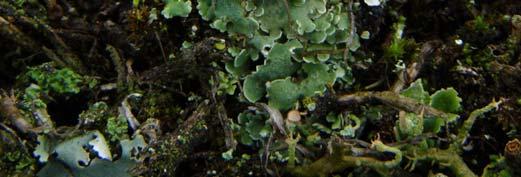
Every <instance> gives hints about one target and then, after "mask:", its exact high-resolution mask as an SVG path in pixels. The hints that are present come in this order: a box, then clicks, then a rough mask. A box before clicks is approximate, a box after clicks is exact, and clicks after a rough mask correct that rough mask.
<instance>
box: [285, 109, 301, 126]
mask: <svg viewBox="0 0 521 177" xmlns="http://www.w3.org/2000/svg"><path fill="white" fill-rule="evenodd" d="M287 119H288V120H289V121H290V122H293V123H297V122H300V119H301V117H300V112H299V111H297V110H291V111H289V112H288V117H287Z"/></svg>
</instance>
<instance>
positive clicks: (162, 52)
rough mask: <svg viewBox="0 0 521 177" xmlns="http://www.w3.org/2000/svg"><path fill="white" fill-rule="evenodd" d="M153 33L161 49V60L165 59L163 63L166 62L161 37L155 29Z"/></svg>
mask: <svg viewBox="0 0 521 177" xmlns="http://www.w3.org/2000/svg"><path fill="white" fill-rule="evenodd" d="M154 34H155V35H156V40H157V43H159V48H160V49H161V55H163V60H164V61H165V63H168V60H167V59H166V54H165V49H164V48H163V43H161V38H160V37H159V34H158V33H157V31H155V32H154Z"/></svg>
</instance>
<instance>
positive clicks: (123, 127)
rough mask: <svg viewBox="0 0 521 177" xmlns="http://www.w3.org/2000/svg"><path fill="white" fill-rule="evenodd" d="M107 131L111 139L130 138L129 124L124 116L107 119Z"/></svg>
mask: <svg viewBox="0 0 521 177" xmlns="http://www.w3.org/2000/svg"><path fill="white" fill-rule="evenodd" d="M106 127H107V129H106V130H107V133H108V134H109V135H110V141H119V140H122V139H126V138H128V125H127V121H126V120H125V118H124V117H122V116H118V117H110V118H109V119H108V120H107V126H106Z"/></svg>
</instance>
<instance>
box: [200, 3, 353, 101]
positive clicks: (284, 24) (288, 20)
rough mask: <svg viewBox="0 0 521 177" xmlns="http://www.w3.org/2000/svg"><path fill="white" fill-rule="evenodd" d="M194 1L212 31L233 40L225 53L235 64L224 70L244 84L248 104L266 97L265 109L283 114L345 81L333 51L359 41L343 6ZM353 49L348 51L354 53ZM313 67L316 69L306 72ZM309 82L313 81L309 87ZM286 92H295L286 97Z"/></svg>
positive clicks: (343, 68)
mask: <svg viewBox="0 0 521 177" xmlns="http://www.w3.org/2000/svg"><path fill="white" fill-rule="evenodd" d="M197 2H198V5H197V9H198V11H199V14H201V16H202V17H203V19H205V20H208V21H210V22H211V26H212V27H213V28H215V29H218V30H220V31H222V32H227V33H228V34H229V35H230V36H232V37H234V36H235V37H236V39H237V42H236V43H234V44H233V45H232V46H230V47H229V48H228V52H229V53H230V54H231V55H232V57H234V61H231V62H227V63H226V69H227V71H229V72H230V73H232V74H234V75H236V76H238V77H239V78H240V79H243V80H244V81H243V83H242V84H243V88H244V89H243V95H244V96H245V98H246V99H247V100H248V101H250V102H257V101H261V100H262V99H264V98H267V99H268V103H269V104H270V106H272V107H274V108H277V109H281V110H287V109H289V108H291V107H292V106H293V105H294V104H295V103H296V102H298V100H299V99H301V98H304V97H308V96H314V95H315V94H320V93H322V92H324V90H325V89H324V88H325V86H326V85H328V84H334V83H335V81H336V77H335V76H341V77H344V76H350V74H345V72H349V71H350V68H348V67H349V66H347V65H344V64H341V63H344V62H343V61H344V58H343V57H344V56H343V53H344V52H338V51H344V50H348V49H343V48H342V47H346V44H349V45H353V46H355V45H357V44H358V41H357V40H358V36H356V33H354V36H353V35H350V34H351V33H350V26H351V25H350V24H351V22H350V21H349V15H348V14H349V13H348V12H347V11H346V8H345V4H344V3H339V2H337V1H332V2H327V1H324V0H301V1H258V0H248V1H239V0H226V1H212V0H198V1H197ZM348 42H349V43H348ZM353 46H347V47H348V48H350V49H352V50H356V47H353ZM258 60H263V62H261V63H262V64H260V65H255V64H254V63H259V62H258ZM252 65H253V66H254V67H253V68H252ZM314 67H317V68H318V69H310V68H314ZM317 70H318V71H317ZM340 71H341V72H340ZM338 73H343V74H341V75H338ZM312 79H315V80H314V81H316V82H310V80H312ZM344 80H350V79H349V78H344ZM343 83H345V84H350V82H343ZM289 89H296V92H295V93H291V94H290V95H288V94H285V93H288V92H287V91H289ZM270 90H271V92H270ZM278 91H286V92H281V93H276V92H278Z"/></svg>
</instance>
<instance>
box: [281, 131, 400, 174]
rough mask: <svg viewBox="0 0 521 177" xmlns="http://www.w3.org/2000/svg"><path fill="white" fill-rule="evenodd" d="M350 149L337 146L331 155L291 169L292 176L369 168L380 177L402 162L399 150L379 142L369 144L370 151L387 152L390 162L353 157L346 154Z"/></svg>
mask: <svg viewBox="0 0 521 177" xmlns="http://www.w3.org/2000/svg"><path fill="white" fill-rule="evenodd" d="M349 149H350V147H349V146H346V145H343V144H337V145H336V147H335V149H334V150H333V153H332V154H330V155H327V156H325V157H323V158H321V159H319V160H317V161H315V162H314V163H312V164H309V165H305V166H300V167H296V168H293V169H291V173H293V175H294V176H303V177H306V176H321V177H322V176H329V174H331V173H333V172H337V171H340V170H343V169H346V168H350V167H369V168H371V169H374V170H375V171H377V172H378V173H380V174H381V175H384V176H385V175H387V174H388V170H389V169H392V168H393V167H396V166H398V165H399V164H400V163H401V161H402V157H403V156H402V152H401V151H400V149H398V148H395V147H391V146H387V145H385V144H383V143H382V142H381V141H380V140H375V141H373V142H372V144H371V149H373V150H376V151H377V152H380V153H385V152H389V153H392V154H394V158H393V159H392V160H388V161H384V160H380V159H377V158H374V157H365V156H353V155H351V154H346V153H349V152H350V150H349Z"/></svg>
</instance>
